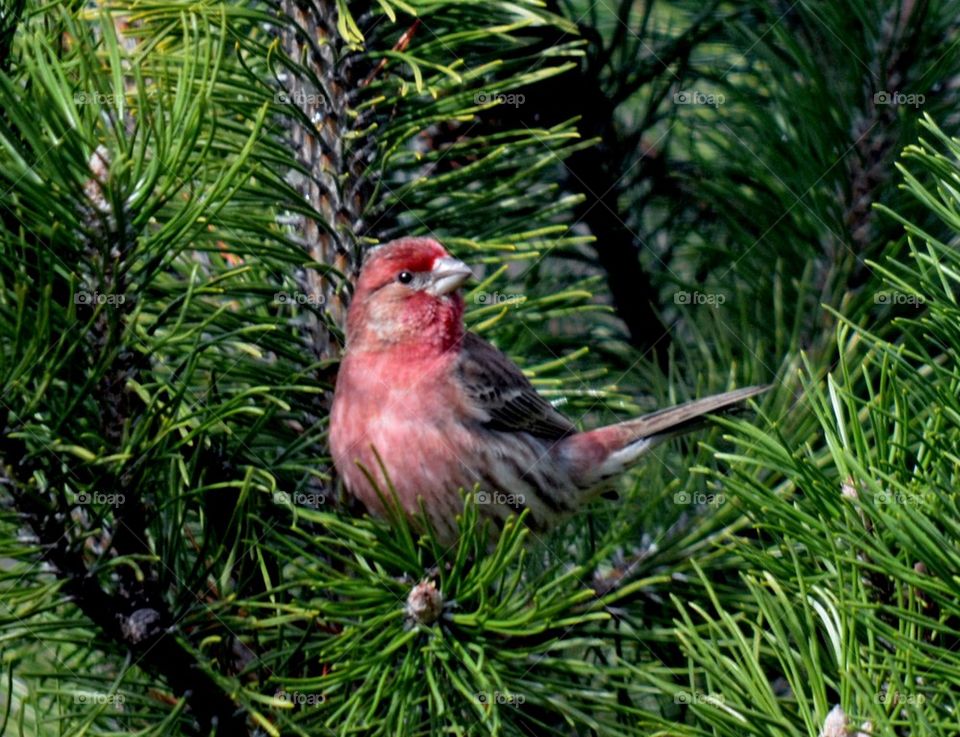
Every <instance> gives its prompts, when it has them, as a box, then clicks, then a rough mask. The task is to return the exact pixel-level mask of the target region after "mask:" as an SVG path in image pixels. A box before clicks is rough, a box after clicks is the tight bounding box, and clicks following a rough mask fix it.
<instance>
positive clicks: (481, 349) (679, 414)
mask: <svg viewBox="0 0 960 737" xmlns="http://www.w3.org/2000/svg"><path fill="white" fill-rule="evenodd" d="M470 276H471V271H470V268H469V267H468V266H467V265H466V264H464V263H463V262H462V261H458V260H457V259H454V258H452V257H451V256H450V254H449V253H447V251H446V250H445V249H444V248H443V246H441V245H440V244H439V243H437V242H436V241H435V240H432V239H430V238H403V239H400V240H396V241H393V242H391V243H388V244H386V245H383V246H380V247H378V248H376V249H374V250H373V251H372V252H371V253H370V254H369V256H368V258H367V260H366V262H365V264H364V267H363V270H362V271H361V274H360V278H359V280H358V282H357V287H356V291H355V293H354V297H353V301H352V302H351V304H350V309H349V311H348V313H347V348H346V353H345V355H344V357H343V361H342V363H341V365H340V372H339V374H338V377H337V386H336V391H335V393H334V398H333V410H332V413H331V418H330V448H331V453H332V455H333V462H334V465H335V466H336V468H337V471H338V472H339V474H340V476H341V477H342V479H343V481H344V484H345V486H346V488H347V491H348V492H349V493H350V494H352V495H354V496H355V497H357V498H358V499H359V500H360V501H361V502H363V504H364V505H365V506H366V507H367V509H368V510H369V511H371V512H373V513H375V514H382V513H383V511H384V510H383V505H382V502H381V500H380V497H379V495H378V493H377V489H376V488H374V485H373V484H371V482H370V479H369V478H368V477H367V473H369V474H371V475H372V476H373V478H374V480H375V482H376V483H377V486H379V488H380V489H381V490H386V489H387V488H388V487H387V483H386V479H384V478H383V472H382V469H381V462H382V466H383V468H385V469H386V471H387V475H388V476H389V480H390V483H391V484H392V485H393V487H394V489H395V490H396V494H397V498H398V500H399V502H400V504H401V505H402V507H403V510H404V511H405V512H406V514H407V515H408V516H410V517H411V518H414V517H416V516H417V515H418V514H419V510H420V503H419V500H418V497H422V500H423V504H424V507H425V509H426V511H427V514H428V516H429V518H430V521H431V523H432V524H433V525H434V527H435V529H436V532H437V535H438V536H439V538H440V539H441V540H443V541H446V542H452V541H453V540H454V538H455V532H456V524H455V519H454V518H455V516H456V515H457V514H458V513H459V512H460V511H461V509H462V498H461V496H460V493H459V489H460V488H461V487H463V488H465V489H467V490H472V489H473V488H474V487H475V486H476V485H479V488H480V490H481V491H482V492H483V495H484V496H483V497H479V495H478V498H479V500H481V501H482V502H483V503H481V504H479V505H478V508H479V509H480V511H481V512H483V513H485V514H489V515H491V516H492V517H494V518H495V519H497V520H500V521H502V520H504V519H506V518H507V516H508V515H511V514H515V513H518V512H520V511H522V510H523V509H525V508H526V509H529V510H530V515H529V516H528V520H529V522H530V524H531V526H533V527H535V528H537V529H546V528H548V527H550V526H551V525H553V524H555V523H556V522H557V521H558V520H560V519H562V518H563V517H565V516H567V515H570V514H572V513H574V512H575V511H576V510H578V509H579V508H581V507H582V506H583V504H584V503H585V502H586V501H588V500H589V499H590V498H592V497H594V496H596V495H597V494H598V493H600V492H601V491H603V490H604V488H606V486H605V485H606V484H607V483H608V482H609V481H610V480H611V479H613V478H614V477H616V476H618V475H619V474H621V473H622V472H623V471H625V470H626V469H627V468H629V467H630V466H631V465H632V464H634V463H636V462H637V461H638V460H639V459H640V458H642V457H643V456H644V455H645V454H646V453H647V451H649V450H650V449H651V448H652V447H653V446H654V445H656V444H657V443H659V442H661V441H663V440H664V439H666V438H669V437H672V436H674V435H676V434H679V433H683V432H687V431H689V430H691V429H695V428H696V427H697V426H699V425H700V424H702V421H703V416H704V415H706V414H709V413H716V412H720V411H723V410H726V409H729V408H731V407H733V406H734V405H737V404H739V403H741V402H743V401H744V400H745V399H747V398H749V397H752V396H754V395H756V394H759V393H761V392H763V391H765V390H766V387H760V386H752V387H746V388H744V389H737V390H735V391H731V392H726V393H723V394H716V395H713V396H710V397H705V398H704V399H698V400H695V401H692V402H688V403H686V404H681V405H678V406H676V407H669V408H667V409H662V410H658V411H657V412H653V413H651V414H649V415H645V416H643V417H640V418H637V419H635V420H628V421H626V422H621V423H618V424H616V425H609V426H607V427H601V428H598V429H596V430H589V431H585V432H578V431H577V429H576V428H575V427H574V425H573V423H572V422H570V420H568V419H567V418H566V417H564V416H563V415H562V414H560V413H559V412H558V411H557V410H555V409H554V408H553V406H551V405H550V403H549V402H547V401H546V400H545V399H544V398H543V397H541V396H540V395H539V394H537V392H536V390H535V389H534V388H533V386H532V385H531V384H530V382H529V381H528V380H527V378H526V377H525V376H524V375H523V373H522V372H521V371H520V369H519V368H518V367H517V366H516V364H514V363H513V362H512V361H510V359H509V358H507V357H506V356H505V355H504V354H503V353H501V352H500V351H499V350H497V349H496V348H495V347H494V346H492V345H491V344H490V343H488V342H487V341H485V340H484V339H483V338H480V337H479V336H477V335H474V334H473V333H470V332H467V331H466V329H465V328H464V325H463V311H464V303H463V297H462V296H461V295H460V292H459V288H460V286H461V285H462V284H463V283H464V282H465V281H466V280H467V279H468V278H469V277H470ZM378 456H379V458H378Z"/></svg>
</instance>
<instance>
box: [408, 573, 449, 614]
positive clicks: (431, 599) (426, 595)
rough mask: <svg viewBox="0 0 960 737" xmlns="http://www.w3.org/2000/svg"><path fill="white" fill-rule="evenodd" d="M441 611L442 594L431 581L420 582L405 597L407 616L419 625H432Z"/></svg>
mask: <svg viewBox="0 0 960 737" xmlns="http://www.w3.org/2000/svg"><path fill="white" fill-rule="evenodd" d="M442 611H443V594H442V593H441V592H440V591H438V590H437V584H436V583H434V582H433V581H421V582H420V583H418V584H417V585H416V586H414V587H413V588H412V589H410V595H409V596H408V597H407V605H406V612H407V616H408V617H409V618H410V619H412V620H414V621H416V622H419V623H420V624H433V623H434V622H436V621H437V619H439V617H440V614H441V612H442Z"/></svg>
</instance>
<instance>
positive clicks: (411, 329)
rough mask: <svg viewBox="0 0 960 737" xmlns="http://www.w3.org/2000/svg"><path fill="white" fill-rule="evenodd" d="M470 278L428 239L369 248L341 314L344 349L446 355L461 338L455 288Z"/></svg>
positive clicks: (465, 269) (460, 313)
mask: <svg viewBox="0 0 960 737" xmlns="http://www.w3.org/2000/svg"><path fill="white" fill-rule="evenodd" d="M471 275H472V272H471V271H470V267H468V266H467V265H466V264H465V263H463V261H459V260H457V259H455V258H453V257H452V256H451V255H450V254H449V253H448V252H447V250H446V249H445V248H444V247H443V246H441V245H440V244H439V243H437V241H435V240H433V239H432V238H401V239H399V240H395V241H391V242H390V243H386V244H384V245H382V246H378V247H376V248H374V249H372V250H371V251H370V252H369V253H368V255H367V258H366V260H365V261H364V264H363V268H362V269H361V271H360V278H359V279H358V280H357V286H356V290H355V291H354V295H353V300H352V301H351V303H350V309H349V312H348V314H347V346H348V347H349V348H350V349H351V350H382V349H385V348H389V347H391V346H396V345H405V346H409V347H411V348H415V347H416V348H420V349H422V350H440V351H445V350H447V349H448V348H449V347H450V346H451V345H453V344H454V343H456V342H457V341H459V340H460V338H461V337H462V335H463V307H464V305H463V297H462V296H461V295H460V293H459V287H460V286H461V285H462V284H463V283H464V282H465V281H466V280H467V279H468V278H469V277H470V276H471Z"/></svg>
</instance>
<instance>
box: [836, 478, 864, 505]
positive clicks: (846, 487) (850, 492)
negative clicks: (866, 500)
mask: <svg viewBox="0 0 960 737" xmlns="http://www.w3.org/2000/svg"><path fill="white" fill-rule="evenodd" d="M840 493H841V494H842V495H843V497H844V498H845V499H850V500H852V501H857V500H858V499H859V498H860V495H859V494H858V493H857V483H856V481H854V480H853V476H847V480H846V481H844V482H843V485H842V486H841V487H840Z"/></svg>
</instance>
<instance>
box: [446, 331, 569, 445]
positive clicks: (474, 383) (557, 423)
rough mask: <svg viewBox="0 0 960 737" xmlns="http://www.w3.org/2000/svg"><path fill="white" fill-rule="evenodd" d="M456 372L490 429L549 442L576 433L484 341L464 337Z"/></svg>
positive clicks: (508, 362)
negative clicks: (534, 437)
mask: <svg viewBox="0 0 960 737" xmlns="http://www.w3.org/2000/svg"><path fill="white" fill-rule="evenodd" d="M457 370H458V371H459V374H460V379H461V381H462V386H463V388H464V391H465V392H466V394H467V396H468V397H469V398H470V399H471V400H472V402H473V404H474V405H475V406H476V407H477V408H479V409H480V410H481V411H482V412H483V413H484V414H486V415H487V417H488V418H489V419H487V420H486V422H485V424H486V425H487V426H488V427H490V428H493V429H495V430H501V431H506V432H528V433H530V434H531V435H536V436H538V437H541V438H547V439H550V440H559V439H560V438H564V437H566V436H567V435H571V434H572V433H574V432H576V428H575V427H574V426H573V423H572V422H570V420H568V419H567V418H566V417H564V416H563V415H562V414H560V413H559V412H557V410H555V409H554V408H553V406H551V404H550V403H549V402H548V401H547V400H546V399H544V398H543V397H541V396H540V395H539V394H537V390H536V389H534V388H533V385H532V384H531V383H530V382H529V381H528V380H527V377H526V376H524V375H523V373H521V371H520V369H519V368H517V366H516V364H514V363H513V362H512V361H511V360H510V359H509V358H507V357H506V356H505V355H504V354H503V353H501V352H500V351H499V350H497V349H496V348H495V347H494V346H492V345H491V344H490V343H488V342H487V341H485V340H484V339H483V338H481V337H479V336H477V335H474V334H473V333H467V334H466V335H465V336H464V338H463V345H462V347H461V350H460V361H459V364H458V366H457Z"/></svg>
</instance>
